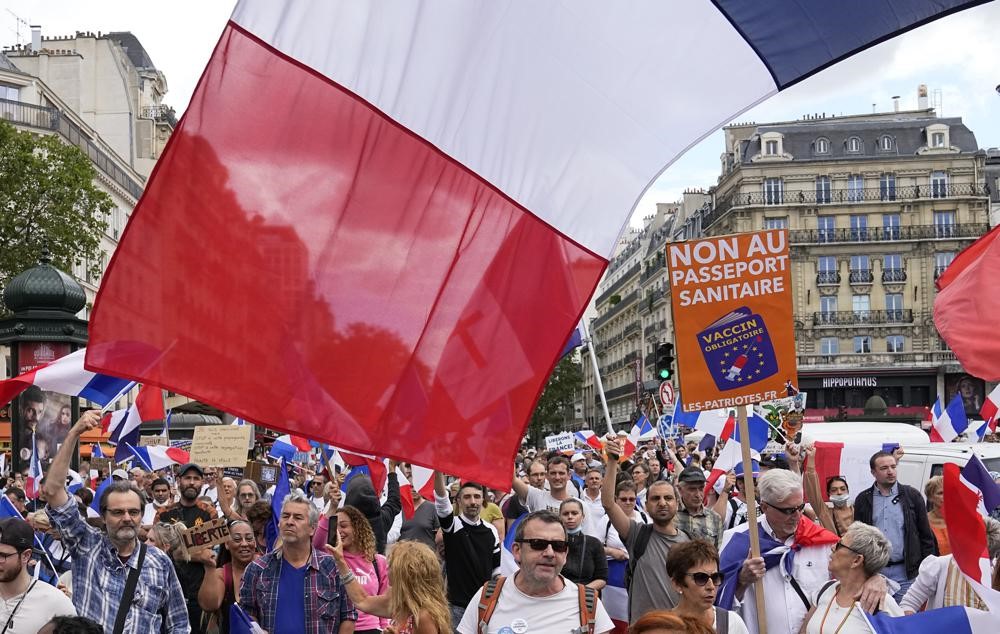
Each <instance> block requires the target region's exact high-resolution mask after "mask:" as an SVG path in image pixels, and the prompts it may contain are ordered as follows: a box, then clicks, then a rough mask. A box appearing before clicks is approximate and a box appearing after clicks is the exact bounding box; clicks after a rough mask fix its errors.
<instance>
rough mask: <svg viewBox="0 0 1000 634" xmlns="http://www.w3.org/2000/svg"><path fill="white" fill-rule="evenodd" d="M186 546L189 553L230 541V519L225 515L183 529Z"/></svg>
mask: <svg viewBox="0 0 1000 634" xmlns="http://www.w3.org/2000/svg"><path fill="white" fill-rule="evenodd" d="M182 535H183V539H184V548H185V549H186V550H187V552H188V554H189V555H192V554H194V553H196V552H198V551H200V550H205V549H206V548H212V547H213V546H217V545H219V544H224V543H226V542H227V541H229V521H228V520H227V519H226V518H224V517H217V518H215V519H214V520H209V521H207V522H203V523H201V524H199V525H197V526H193V527H191V528H188V529H185V530H184V531H182Z"/></svg>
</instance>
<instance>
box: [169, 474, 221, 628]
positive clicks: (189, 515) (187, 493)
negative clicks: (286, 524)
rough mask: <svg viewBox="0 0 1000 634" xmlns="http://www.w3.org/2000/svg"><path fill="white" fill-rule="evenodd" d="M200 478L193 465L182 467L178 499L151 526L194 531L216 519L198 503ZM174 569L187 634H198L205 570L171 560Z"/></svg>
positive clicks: (207, 507)
mask: <svg viewBox="0 0 1000 634" xmlns="http://www.w3.org/2000/svg"><path fill="white" fill-rule="evenodd" d="M204 474H205V472H204V470H202V468H201V467H199V466H198V465H196V464H194V463H191V462H189V463H187V464H185V465H182V466H181V468H180V469H179V470H178V471H177V486H178V489H179V490H180V494H181V496H180V499H179V500H178V501H177V502H175V503H173V504H168V505H167V506H165V507H163V508H161V509H160V510H159V512H157V514H156V518H155V521H154V523H155V522H167V523H181V524H184V526H186V527H188V528H194V527H195V526H201V525H202V524H203V523H204V522H208V521H210V520H213V519H215V518H216V517H217V515H216V513H215V507H214V506H212V505H210V504H206V503H205V502H199V501H198V497H199V496H200V495H201V485H202V482H203V476H204ZM174 568H175V569H176V570H177V579H178V580H180V582H181V589H183V590H184V600H185V601H186V602H187V610H188V617H189V618H190V620H191V632H192V633H193V634H198V633H200V632H201V631H202V630H201V608H200V607H199V606H198V590H200V589H201V582H202V580H203V579H204V578H205V566H204V565H203V564H201V563H198V562H189V561H177V560H174Z"/></svg>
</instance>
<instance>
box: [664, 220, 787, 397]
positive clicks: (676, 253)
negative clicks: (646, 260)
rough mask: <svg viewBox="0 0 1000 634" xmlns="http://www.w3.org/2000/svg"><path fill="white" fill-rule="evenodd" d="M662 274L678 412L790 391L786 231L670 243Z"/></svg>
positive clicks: (769, 231)
mask: <svg viewBox="0 0 1000 634" xmlns="http://www.w3.org/2000/svg"><path fill="white" fill-rule="evenodd" d="M667 268H668V271H669V279H670V293H671V305H672V310H673V321H674V332H675V337H676V339H675V350H676V353H677V363H678V366H679V367H678V370H679V371H678V375H679V377H680V393H681V395H682V399H681V404H682V406H683V408H684V411H686V412H693V411H701V410H709V409H720V408H725V407H735V406H738V405H748V404H751V403H758V402H760V401H767V400H773V399H776V398H779V397H782V396H786V394H790V393H791V392H792V391H797V385H796V384H797V383H798V378H797V374H796V365H795V332H794V324H793V321H792V285H791V271H790V261H789V256H788V232H787V231H786V230H784V229H772V230H767V231H758V232H754V233H742V234H736V235H729V236H719V237H714V238H706V239H704V240H691V241H686V242H676V243H671V244H668V245H667Z"/></svg>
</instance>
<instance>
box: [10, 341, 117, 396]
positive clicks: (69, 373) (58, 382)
mask: <svg viewBox="0 0 1000 634" xmlns="http://www.w3.org/2000/svg"><path fill="white" fill-rule="evenodd" d="M85 355H86V349H80V350H77V351H76V352H72V353H70V354H68V355H66V356H65V357H60V358H58V359H56V360H55V361H52V362H51V363H46V364H45V365H43V366H40V367H37V368H35V369H34V370H31V371H30V372H25V373H24V374H22V375H20V376H16V377H14V378H13V379H7V380H6V381H0V405H6V404H7V403H9V402H11V401H12V400H13V399H14V397H15V396H17V395H18V394H20V393H21V392H23V391H25V390H26V389H28V387H29V386H31V385H37V386H38V387H40V388H41V389H43V390H45V391H46V392H57V393H59V394H68V395H70V396H78V397H80V398H85V399H87V400H90V401H93V402H94V403H98V404H100V405H101V407H104V406H106V405H107V404H108V403H110V402H111V401H112V400H113V399H114V398H116V397H119V396H121V393H122V391H123V390H124V389H125V388H126V387H128V385H129V384H130V383H131V381H129V380H128V379H119V378H117V377H114V376H108V375H107V374H98V373H96V372H91V371H90V370H86V369H84V367H83V363H84V357H85Z"/></svg>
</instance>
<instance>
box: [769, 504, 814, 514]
mask: <svg viewBox="0 0 1000 634" xmlns="http://www.w3.org/2000/svg"><path fill="white" fill-rule="evenodd" d="M764 504H767V505H768V506H770V507H771V508H773V509H774V510H775V511H780V512H782V513H784V514H785V515H795V514H796V513H801V512H802V511H803V509H805V508H806V505H805V504H799V505H798V506H789V507H784V506H775V505H773V504H768V503H767V502H764Z"/></svg>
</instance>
